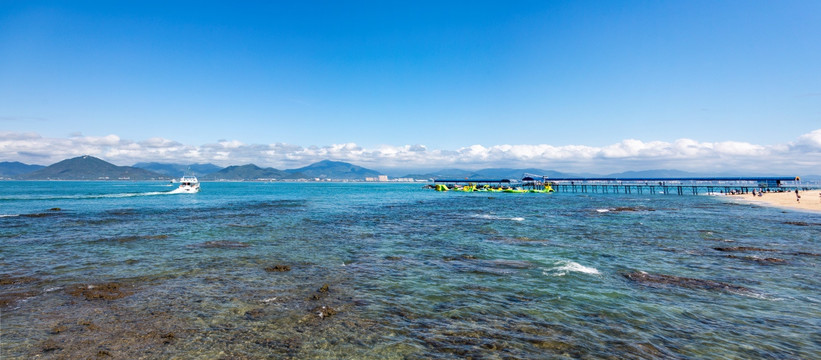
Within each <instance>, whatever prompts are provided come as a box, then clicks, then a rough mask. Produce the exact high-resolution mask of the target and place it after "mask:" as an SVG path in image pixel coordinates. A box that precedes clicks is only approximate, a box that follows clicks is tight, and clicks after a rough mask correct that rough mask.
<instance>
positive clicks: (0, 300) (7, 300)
mask: <svg viewBox="0 0 821 360" xmlns="http://www.w3.org/2000/svg"><path fill="white" fill-rule="evenodd" d="M36 295H37V293H35V292H32V291H27V292H17V293H0V308H5V307H9V306H11V304H14V303H16V302H17V301H20V300H23V299H27V298H30V297H34V296H36Z"/></svg>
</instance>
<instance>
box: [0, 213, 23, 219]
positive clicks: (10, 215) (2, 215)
mask: <svg viewBox="0 0 821 360" xmlns="http://www.w3.org/2000/svg"><path fill="white" fill-rule="evenodd" d="M17 216H20V214H0V218H4V217H17Z"/></svg>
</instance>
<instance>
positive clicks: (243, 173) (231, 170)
mask: <svg viewBox="0 0 821 360" xmlns="http://www.w3.org/2000/svg"><path fill="white" fill-rule="evenodd" d="M294 175H297V176H299V174H292V173H288V172H285V171H282V170H277V169H274V168H264V169H263V168H261V167H259V166H256V165H254V164H247V165H233V166H229V167H227V168H225V169H222V170H220V171H217V172H214V173H211V174H208V175H205V176H203V177H201V178H202V179H203V180H260V179H277V180H280V179H293V178H294Z"/></svg>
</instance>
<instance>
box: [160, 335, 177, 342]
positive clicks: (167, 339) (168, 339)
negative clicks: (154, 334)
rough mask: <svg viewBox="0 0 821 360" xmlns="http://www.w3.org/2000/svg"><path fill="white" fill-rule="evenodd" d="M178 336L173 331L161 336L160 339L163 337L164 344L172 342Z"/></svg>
mask: <svg viewBox="0 0 821 360" xmlns="http://www.w3.org/2000/svg"><path fill="white" fill-rule="evenodd" d="M176 338H177V336H176V335H174V333H172V332H170V333H167V334H164V335H162V336H160V339H162V342H163V344H170V343H171V342H172V341H174V339H176Z"/></svg>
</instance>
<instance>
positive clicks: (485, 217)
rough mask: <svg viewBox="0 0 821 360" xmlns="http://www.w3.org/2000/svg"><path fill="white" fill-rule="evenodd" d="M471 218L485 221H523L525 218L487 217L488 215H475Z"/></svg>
mask: <svg viewBox="0 0 821 360" xmlns="http://www.w3.org/2000/svg"><path fill="white" fill-rule="evenodd" d="M473 217H475V218H480V219H487V220H510V221H525V218H523V217H503V216H496V215H488V214H476V215H473Z"/></svg>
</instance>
